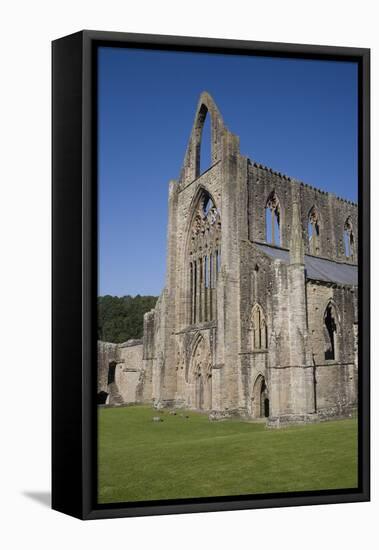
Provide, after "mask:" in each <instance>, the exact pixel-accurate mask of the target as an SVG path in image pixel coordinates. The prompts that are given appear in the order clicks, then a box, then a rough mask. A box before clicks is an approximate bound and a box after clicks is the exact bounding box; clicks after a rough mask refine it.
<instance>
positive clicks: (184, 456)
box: [99, 406, 358, 503]
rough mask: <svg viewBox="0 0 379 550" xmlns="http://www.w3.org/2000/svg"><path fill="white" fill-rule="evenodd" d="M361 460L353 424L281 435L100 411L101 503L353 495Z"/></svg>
mask: <svg viewBox="0 0 379 550" xmlns="http://www.w3.org/2000/svg"><path fill="white" fill-rule="evenodd" d="M157 415H160V416H162V419H163V422H152V417H153V416H157ZM186 416H188V418H186ZM357 456H358V453H357V421H356V419H348V420H336V421H328V422H321V423H318V424H308V425H299V426H291V427H287V428H281V429H279V430H276V429H270V428H266V427H265V425H264V424H262V423H254V422H243V421H240V420H227V421H223V422H211V421H209V420H208V417H207V415H204V414H199V413H195V412H186V413H184V412H182V411H177V414H176V415H175V416H173V415H169V414H168V411H165V412H164V413H162V412H158V411H155V410H154V409H152V408H150V407H145V406H131V407H120V408H109V409H106V408H105V409H101V410H99V502H101V503H114V502H122V501H124V502H125V501H138V500H155V499H167V498H186V497H188V498H190V497H207V496H223V495H243V494H254V493H255V494H258V493H273V492H288V491H312V490H319V489H342V488H353V487H357V471H358V468H357Z"/></svg>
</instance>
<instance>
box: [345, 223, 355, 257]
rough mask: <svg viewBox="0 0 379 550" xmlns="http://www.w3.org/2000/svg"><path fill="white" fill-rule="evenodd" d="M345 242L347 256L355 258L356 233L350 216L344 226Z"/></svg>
mask: <svg viewBox="0 0 379 550" xmlns="http://www.w3.org/2000/svg"><path fill="white" fill-rule="evenodd" d="M343 243H344V248H345V256H346V258H350V259H351V260H353V259H354V233H353V224H352V221H351V218H350V216H349V217H348V218H347V220H346V222H345V225H344V228H343Z"/></svg>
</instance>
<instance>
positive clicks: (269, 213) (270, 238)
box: [266, 191, 282, 245]
mask: <svg viewBox="0 0 379 550" xmlns="http://www.w3.org/2000/svg"><path fill="white" fill-rule="evenodd" d="M280 223H281V221H280V203H279V199H278V196H277V194H276V193H275V191H273V192H272V193H271V195H270V196H269V198H268V199H267V203H266V242H268V243H271V244H276V245H281V242H282V239H281V226H280Z"/></svg>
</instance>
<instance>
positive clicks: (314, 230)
mask: <svg viewBox="0 0 379 550" xmlns="http://www.w3.org/2000/svg"><path fill="white" fill-rule="evenodd" d="M308 246H309V253H310V254H313V255H314V256H318V255H319V254H320V216H319V213H318V210H317V208H316V207H315V206H312V208H311V209H310V211H309V215H308Z"/></svg>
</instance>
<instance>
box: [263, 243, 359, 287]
mask: <svg viewBox="0 0 379 550" xmlns="http://www.w3.org/2000/svg"><path fill="white" fill-rule="evenodd" d="M255 244H256V246H257V247H258V248H259V250H261V251H262V252H264V253H265V254H267V255H268V256H270V257H271V258H273V259H275V260H281V261H282V262H285V263H286V264H289V252H288V250H284V249H283V248H275V247H272V246H267V245H265V244H259V243H255ZM304 265H305V276H306V278H307V279H312V280H314V281H326V282H328V283H339V284H342V285H354V286H356V285H358V267H357V266H356V265H349V264H342V263H339V262H333V261H332V260H325V259H324V258H316V257H315V256H308V255H307V254H305V256H304Z"/></svg>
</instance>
